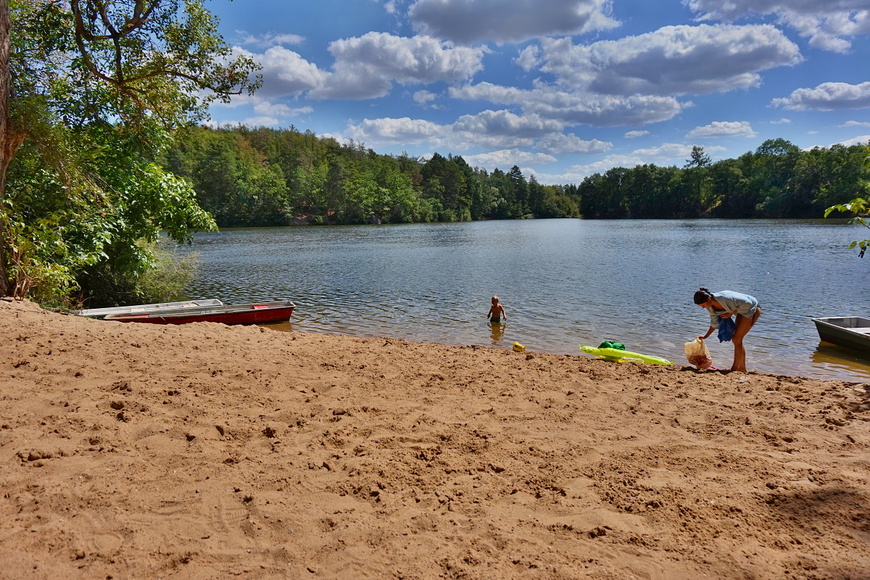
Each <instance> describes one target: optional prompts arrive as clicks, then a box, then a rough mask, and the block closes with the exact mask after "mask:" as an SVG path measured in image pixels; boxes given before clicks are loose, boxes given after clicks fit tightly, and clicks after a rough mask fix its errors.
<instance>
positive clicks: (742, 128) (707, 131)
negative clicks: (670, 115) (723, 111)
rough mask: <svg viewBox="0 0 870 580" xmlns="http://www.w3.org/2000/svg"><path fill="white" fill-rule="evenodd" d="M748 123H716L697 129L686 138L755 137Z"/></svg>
mask: <svg viewBox="0 0 870 580" xmlns="http://www.w3.org/2000/svg"><path fill="white" fill-rule="evenodd" d="M756 135H757V133H756V132H755V131H753V130H752V125H751V124H750V123H749V122H748V121H714V122H712V123H710V124H709V125H704V126H703V127H695V128H694V129H692V130H691V131H689V133H688V135H686V137H688V138H690V139H719V138H723V137H755V136H756Z"/></svg>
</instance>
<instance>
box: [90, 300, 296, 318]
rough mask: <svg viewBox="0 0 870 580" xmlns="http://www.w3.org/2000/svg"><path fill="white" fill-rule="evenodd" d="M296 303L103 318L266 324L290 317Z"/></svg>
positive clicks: (179, 310) (126, 314)
mask: <svg viewBox="0 0 870 580" xmlns="http://www.w3.org/2000/svg"><path fill="white" fill-rule="evenodd" d="M294 308H296V305H295V304H293V303H292V302H290V301H289V300H283V301H280V302H255V303H253V304H219V305H213V306H197V307H187V308H179V309H177V310H160V311H154V312H128V313H121V314H110V315H108V316H105V317H104V318H103V320H117V321H119V322H150V323H152V324H187V323H188V322H221V323H223V324H266V323H269V322H283V321H285V320H289V319H290V315H291V314H293V309H294Z"/></svg>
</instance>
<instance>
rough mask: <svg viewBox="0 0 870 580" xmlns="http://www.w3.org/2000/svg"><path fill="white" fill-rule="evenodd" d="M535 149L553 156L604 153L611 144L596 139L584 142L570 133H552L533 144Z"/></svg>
mask: <svg viewBox="0 0 870 580" xmlns="http://www.w3.org/2000/svg"><path fill="white" fill-rule="evenodd" d="M535 148H536V149H539V150H541V151H544V152H545V153H550V154H553V155H567V154H575V153H582V154H590V153H604V152H606V151H610V150H611V149H612V148H613V143H610V142H608V141H599V140H598V139H592V140H589V141H587V140H584V139H580V138H579V137H577V136H576V135H573V134H571V133H554V134H552V135H548V136H547V137H544V138H543V139H541V140H539V141H538V142H536V143H535Z"/></svg>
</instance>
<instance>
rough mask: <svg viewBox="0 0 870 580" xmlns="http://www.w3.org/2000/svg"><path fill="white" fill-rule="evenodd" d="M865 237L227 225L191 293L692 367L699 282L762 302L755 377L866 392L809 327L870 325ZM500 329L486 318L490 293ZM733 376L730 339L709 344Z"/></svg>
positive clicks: (717, 230)
mask: <svg viewBox="0 0 870 580" xmlns="http://www.w3.org/2000/svg"><path fill="white" fill-rule="evenodd" d="M862 234H864V232H863V231H862V230H861V229H859V228H856V227H855V226H849V225H846V224H844V223H843V222H835V221H831V220H811V221H782V220H617V221H591V220H589V221H586V220H528V221H492V222H473V223H458V224H414V225H392V226H337V227H287V228H257V229H228V230H224V231H221V232H216V233H205V234H198V235H197V236H196V237H195V239H194V243H193V245H192V246H190V247H186V248H183V249H181V250H180V251H182V252H196V253H198V254H199V259H200V266H201V276H200V278H199V279H198V280H197V281H196V282H195V283H194V284H193V285H192V286H191V287H190V288H189V297H190V298H220V299H221V300H223V301H225V302H233V303H239V302H252V301H258V300H273V299H284V298H288V299H291V300H293V301H294V302H295V303H296V305H297V310H296V311H295V312H294V314H293V319H292V322H291V323H289V324H283V325H275V328H276V329H279V330H280V329H284V330H291V329H292V330H299V331H305V332H328V333H334V334H346V335H353V336H362V337H381V336H392V337H400V338H406V339H409V340H415V341H433V342H441V343H446V344H456V345H465V344H478V345H486V346H496V347H499V348H510V347H511V345H512V344H513V343H514V342H515V341H518V342H520V343H522V344H524V345H525V346H526V348H527V351H530V352H550V353H558V354H572V355H579V349H578V345H579V344H584V345H592V346H597V345H598V344H599V343H600V342H601V341H603V340H606V339H613V340H619V341H620V342H623V343H624V344H625V345H626V348H627V349H628V350H633V351H636V352H642V353H645V354H652V355H656V356H662V357H665V358H669V359H670V360H673V361H676V362H677V363H679V364H686V363H685V356H684V354H683V343H684V342H686V341H688V340H692V339H693V338H694V337H695V336H698V335H700V334H704V333H705V332H706V330H707V326H708V323H709V318H708V316H707V314H706V311H704V310H702V309H700V308H699V307H697V306H695V305H694V304H692V294H693V292H694V291H695V290H697V289H698V287H699V286H704V287H706V288H709V289H710V290H712V291H718V290H725V289H728V290H737V291H741V292H745V293H748V294H752V295H753V296H755V297H756V298H758V299H759V302H760V303H761V306H762V309H763V311H764V314H763V315H762V317H761V319H760V320H759V322H758V324H757V325H756V326H755V327H754V328H753V329H752V331H751V332H750V334H749V335H748V337H747V339H746V341H745V342H746V345H747V350H748V358H747V361H748V366H749V368H750V370H756V371H760V372H767V373H776V374H784V375H801V376H811V377H816V378H836V379H846V380H856V381H864V380H866V379H868V378H870V359H865V358H861V357H859V356H856V355H854V354H852V353H851V352H850V351H847V350H845V349H840V348H838V347H834V346H832V345H826V344H820V342H819V339H818V335H817V334H816V331H815V327H814V326H813V324H812V321H811V320H810V319H811V318H812V317H818V316H843V315H864V316H867V315H868V314H870V285H868V274H870V261H867V259H859V258H857V256H856V254H855V252H854V251H850V250H848V244H849V242H850V241H851V240H853V239H856V238H858V237H861V235H862ZM493 294H497V295H498V296H499V297H500V298H501V301H502V303H503V304H504V306H505V308H506V309H507V314H508V322H507V324H506V325H504V326H503V327H502V326H496V327H492V326H491V325H490V324H489V323H488V320H487V319H486V313H487V311H488V310H489V306H490V297H491V296H492V295H493ZM708 344H709V346H710V348H711V351H712V353H713V359H714V364H715V365H717V366H720V367H726V368H727V367H728V366H730V363H731V354H732V347H731V345H730V343H723V344H722V345H720V344H719V343H718V341H717V340H715V336H713V337H711V338H710V339H709V340H708Z"/></svg>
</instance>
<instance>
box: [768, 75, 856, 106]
mask: <svg viewBox="0 0 870 580" xmlns="http://www.w3.org/2000/svg"><path fill="white" fill-rule="evenodd" d="M771 105H773V106H774V107H783V108H785V109H791V110H794V111H806V110H816V111H838V110H843V109H866V108H867V107H870V82H865V83H861V84H859V85H852V84H849V83H822V84H820V85H819V86H817V87H816V88H814V89H807V88H803V89H797V90H795V91H793V92H792V94H791V95H789V96H788V97H785V98H781V99H773V101H771Z"/></svg>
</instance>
